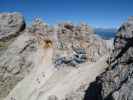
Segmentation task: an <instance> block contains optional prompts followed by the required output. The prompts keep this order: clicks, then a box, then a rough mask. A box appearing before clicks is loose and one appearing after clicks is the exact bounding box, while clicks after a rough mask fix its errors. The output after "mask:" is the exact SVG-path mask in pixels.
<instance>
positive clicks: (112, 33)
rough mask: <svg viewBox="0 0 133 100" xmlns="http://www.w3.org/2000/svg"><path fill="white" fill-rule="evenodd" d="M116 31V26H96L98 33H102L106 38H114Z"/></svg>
mask: <svg viewBox="0 0 133 100" xmlns="http://www.w3.org/2000/svg"><path fill="white" fill-rule="evenodd" d="M116 31H117V29H115V28H109V29H105V28H96V29H95V32H96V34H98V35H100V36H101V37H103V38H104V39H110V38H114V37H115V34H116Z"/></svg>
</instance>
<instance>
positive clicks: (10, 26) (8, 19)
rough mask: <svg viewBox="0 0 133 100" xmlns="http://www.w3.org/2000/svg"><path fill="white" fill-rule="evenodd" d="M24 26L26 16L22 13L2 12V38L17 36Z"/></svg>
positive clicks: (0, 37) (0, 25)
mask: <svg viewBox="0 0 133 100" xmlns="http://www.w3.org/2000/svg"><path fill="white" fill-rule="evenodd" d="M24 28H25V22H24V18H23V16H22V15H21V14H20V13H1V14H0V40H6V39H9V38H12V37H14V36H17V35H18V34H19V33H20V31H22V30H23V29H24Z"/></svg>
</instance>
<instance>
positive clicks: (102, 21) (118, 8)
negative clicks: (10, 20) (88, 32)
mask: <svg viewBox="0 0 133 100" xmlns="http://www.w3.org/2000/svg"><path fill="white" fill-rule="evenodd" d="M13 11H19V12H21V13H22V14H23V15H24V17H25V19H26V21H27V23H31V21H32V20H33V19H34V18H35V17H41V18H43V19H44V20H45V21H46V22H47V23H49V24H55V23H58V22H62V21H72V22H74V23H80V22H82V21H83V22H86V23H88V24H89V25H91V26H92V27H104V28H112V27H119V26H120V24H121V23H123V22H124V21H126V20H127V18H128V16H133V0H0V12H13Z"/></svg>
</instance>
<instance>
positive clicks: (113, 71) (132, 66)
mask: <svg viewBox="0 0 133 100" xmlns="http://www.w3.org/2000/svg"><path fill="white" fill-rule="evenodd" d="M108 64H109V68H108V69H107V70H106V71H105V72H104V73H102V74H101V75H100V76H99V77H97V80H96V82H94V83H92V84H91V86H90V87H89V88H88V91H86V92H87V93H88V94H87V93H86V97H85V100H89V99H90V100H133V92H132V91H133V19H132V18H130V19H129V20H128V21H127V22H126V23H124V24H123V25H122V26H121V27H120V28H119V30H118V32H117V34H116V37H115V40H114V50H113V52H112V55H111V57H110V58H109V60H108ZM94 95H95V97H94Z"/></svg>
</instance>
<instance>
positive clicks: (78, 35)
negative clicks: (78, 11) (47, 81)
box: [0, 13, 113, 100]
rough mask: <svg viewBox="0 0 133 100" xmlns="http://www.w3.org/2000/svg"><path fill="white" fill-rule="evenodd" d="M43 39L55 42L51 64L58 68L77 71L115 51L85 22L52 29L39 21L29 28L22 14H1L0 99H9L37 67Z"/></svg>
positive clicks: (65, 24)
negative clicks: (82, 65)
mask: <svg viewBox="0 0 133 100" xmlns="http://www.w3.org/2000/svg"><path fill="white" fill-rule="evenodd" d="M38 36H39V37H38ZM42 38H43V39H50V40H51V41H52V44H53V51H54V54H53V56H52V64H53V66H54V67H55V68H56V67H58V68H59V69H60V68H62V66H64V65H65V66H66V69H67V67H68V66H69V67H72V68H77V67H76V66H78V65H80V64H84V63H91V62H97V61H98V60H99V59H100V58H101V57H103V56H104V55H107V54H109V53H110V51H111V50H112V48H113V46H112V40H103V39H102V38H101V37H99V36H97V35H96V34H95V32H94V30H93V29H92V28H91V27H90V26H88V25H87V24H85V23H81V24H80V25H74V24H72V23H68V22H65V23H61V24H58V25H54V26H53V27H51V26H48V24H47V23H45V22H44V21H42V20H41V19H38V18H37V19H35V20H34V21H33V23H32V25H31V26H26V25H25V21H24V18H23V16H22V15H21V14H19V13H1V14H0V49H1V45H2V50H0V91H2V92H0V100H1V99H3V98H4V97H6V96H7V95H8V94H9V93H10V91H11V90H12V89H13V88H14V87H15V86H16V84H17V83H18V82H20V81H21V80H23V79H24V78H25V77H26V76H27V75H29V73H31V72H32V70H33V69H34V68H35V67H38V65H39V64H40V62H39V61H41V60H42V58H41V57H42V54H43V53H44V52H45V51H44V52H43V51H42V50H40V49H39V48H40V45H39V44H41V43H42V41H40V40H41V39H42ZM1 43H2V44H1ZM3 43H7V45H6V46H5V44H3ZM3 45H4V46H5V47H3ZM41 46H43V43H42V45H41ZM3 48H4V49H3ZM49 52H50V51H49ZM47 56H48V55H47ZM44 60H48V59H44ZM48 75H49V74H48ZM80 91H81V90H80ZM83 93H84V91H83ZM74 94H75V93H74ZM76 94H78V93H77V92H76ZM81 94H82V93H81ZM69 96H70V97H71V95H69ZM72 97H73V96H72ZM50 98H55V97H50ZM76 98H77V97H76ZM82 98H83V95H82Z"/></svg>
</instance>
